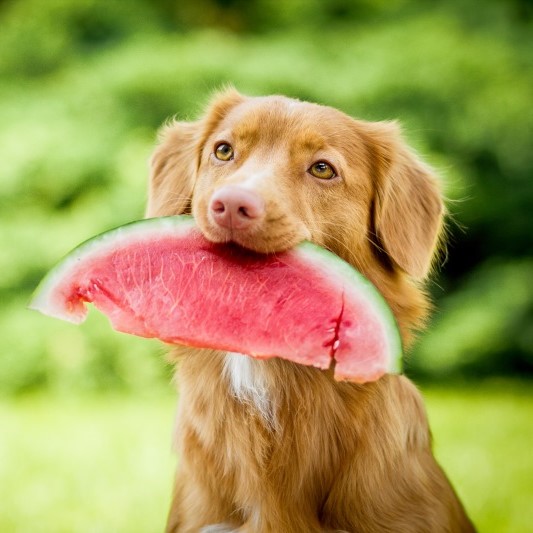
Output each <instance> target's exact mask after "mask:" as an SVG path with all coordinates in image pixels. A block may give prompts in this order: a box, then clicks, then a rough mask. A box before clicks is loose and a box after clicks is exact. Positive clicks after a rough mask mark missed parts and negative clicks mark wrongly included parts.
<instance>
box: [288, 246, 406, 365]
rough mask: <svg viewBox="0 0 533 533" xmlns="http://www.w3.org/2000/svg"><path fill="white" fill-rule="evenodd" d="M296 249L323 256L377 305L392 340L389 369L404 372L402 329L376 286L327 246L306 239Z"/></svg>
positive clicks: (335, 270) (341, 275)
mask: <svg viewBox="0 0 533 533" xmlns="http://www.w3.org/2000/svg"><path fill="white" fill-rule="evenodd" d="M296 249H299V250H300V251H302V252H304V253H306V252H307V253H309V252H310V253H311V255H313V256H319V257H321V258H322V259H323V260H324V261H325V262H326V263H327V264H328V267H329V269H330V271H333V272H336V273H337V275H338V276H340V277H342V278H344V279H345V280H346V281H347V282H348V283H349V284H351V285H353V284H357V286H358V288H359V289H360V290H361V292H362V293H363V294H364V295H365V296H366V297H367V298H368V299H369V300H370V301H372V302H373V303H374V304H375V305H376V308H377V310H378V312H379V314H380V316H381V317H382V318H383V320H384V323H385V326H386V335H387V338H388V339H389V342H390V346H389V348H390V356H391V359H390V361H389V366H388V368H387V370H388V371H389V372H391V373H394V374H401V373H402V372H403V347H402V339H401V337H400V330H399V328H398V324H397V322H396V318H395V317H394V315H393V313H392V310H391V308H390V307H389V304H388V303H387V301H386V300H385V298H384V297H383V295H382V294H381V293H380V292H379V291H378V289H377V288H376V286H375V285H374V284H373V283H372V282H371V281H370V280H369V279H368V278H366V277H365V276H363V274H361V273H360V272H359V271H358V270H357V269H356V268H354V267H353V266H352V265H350V264H349V263H347V262H346V261H344V260H343V259H341V258H340V257H338V256H337V255H335V254H334V253H333V252H330V251H329V250H327V249H326V248H322V247H321V246H318V245H316V244H314V243H312V242H310V241H305V242H302V243H300V244H299V245H298V246H297V248H296Z"/></svg>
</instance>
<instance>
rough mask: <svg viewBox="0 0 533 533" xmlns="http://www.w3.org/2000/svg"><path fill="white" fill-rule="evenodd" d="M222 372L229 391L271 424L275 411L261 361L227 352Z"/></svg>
mask: <svg viewBox="0 0 533 533" xmlns="http://www.w3.org/2000/svg"><path fill="white" fill-rule="evenodd" d="M224 373H225V377H226V379H227V380H228V385H229V389H230V393H231V394H233V396H234V397H235V398H236V399H237V400H238V401H240V402H242V403H244V404H246V405H249V406H250V407H252V408H253V409H255V410H256V412H257V413H258V414H259V415H260V416H261V418H263V419H264V421H265V422H266V423H267V424H268V425H270V426H273V425H274V424H275V413H274V409H273V405H272V398H271V395H270V392H269V390H268V386H267V382H266V379H265V375H264V370H263V365H262V362H261V361H256V360H254V359H252V358H251V357H248V356H246V355H242V354H240V353H233V352H228V353H227V354H226V357H225V360H224Z"/></svg>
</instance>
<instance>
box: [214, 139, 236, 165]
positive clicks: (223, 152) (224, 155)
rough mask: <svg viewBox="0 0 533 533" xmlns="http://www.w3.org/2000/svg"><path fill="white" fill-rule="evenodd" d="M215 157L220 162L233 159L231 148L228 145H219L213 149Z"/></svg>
mask: <svg viewBox="0 0 533 533" xmlns="http://www.w3.org/2000/svg"><path fill="white" fill-rule="evenodd" d="M215 157H216V158H217V159H220V161H229V160H230V159H233V148H232V147H231V145H230V144H228V143H220V144H217V145H216V147H215Z"/></svg>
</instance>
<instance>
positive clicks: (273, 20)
mask: <svg viewBox="0 0 533 533" xmlns="http://www.w3.org/2000/svg"><path fill="white" fill-rule="evenodd" d="M531 20H532V8H531V3H530V2H528V1H526V0H522V1H521V0H512V1H507V2H504V1H499V0H487V1H481V0H470V1H467V2H459V0H456V1H453V0H452V1H448V2H440V3H427V2H422V1H421V0H420V1H411V2H409V1H407V0H393V1H386V0H353V1H352V2H350V1H347V0H327V1H319V0H313V1H308V2H304V1H303V0H288V1H284V2H282V3H277V2H274V1H273V0H256V1H245V0H231V1H224V2H223V1H221V0H197V1H192V0H191V1H190V2H187V1H182V2H177V1H173V0H154V1H150V2H148V1H147V0H145V1H143V0H130V1H128V2H120V1H118V0H115V1H113V0H108V1H106V0H47V1H46V2H43V1H41V0H3V1H0V27H1V29H2V30H1V31H0V228H1V232H0V269H1V272H2V276H1V277H0V301H1V302H2V305H1V308H0V330H1V337H0V339H1V340H0V343H1V344H0V349H1V356H0V391H2V392H3V393H7V394H9V393H16V392H20V391H27V390H30V389H34V388H39V387H43V386H47V387H51V388H59V389H69V388H76V389H78V390H79V389H84V388H87V389H101V388H117V387H118V388H143V387H151V386H153V385H154V384H155V383H160V382H161V380H168V379H169V373H168V372H167V370H166V369H165V368H164V366H163V365H162V364H161V361H160V360H159V359H158V358H157V357H154V355H153V354H154V353H161V352H162V349H161V348H159V347H158V346H159V345H158V344H156V343H155V344H154V343H153V342H149V341H144V340H141V339H137V338H129V337H127V336H123V335H120V334H117V333H115V332H112V331H111V330H110V328H109V327H108V326H107V325H106V323H105V320H104V319H102V318H101V317H98V316H91V318H90V320H89V322H88V323H87V324H85V325H83V326H82V327H80V328H76V327H74V326H71V325H68V324H63V323H59V322H56V321H54V320H51V319H48V318H45V317H41V316H39V315H37V314H36V313H32V312H29V311H27V310H26V309H25V305H26V303H27V301H28V299H29V297H30V294H31V291H32V290H33V289H34V288H35V286H36V285H37V283H38V281H39V279H40V278H41V276H42V275H43V274H44V273H45V271H46V270H48V269H49V268H50V267H51V265H52V264H54V263H55V262H56V261H57V259H58V258H59V257H61V256H62V255H63V254H64V253H66V252H67V251H68V250H70V249H71V248H72V247H74V246H75V245H76V244H78V243H79V242H81V241H83V240H85V239H86V238H88V237H90V236H92V235H94V234H96V233H98V232H100V231H103V230H106V229H109V228H111V227H113V226H116V225H119V224H122V223H125V222H128V221H130V220H133V219H137V218H140V217H142V215H143V208H144V202H145V199H146V193H145V190H146V175H147V160H148V158H149V154H150V152H151V149H152V146H153V144H154V140H155V132H156V129H157V128H158V127H159V126H160V125H161V124H162V123H163V122H164V121H165V120H166V119H167V118H168V117H169V116H171V115H173V114H177V115H178V116H180V117H182V118H192V117H194V116H196V115H197V114H198V113H199V112H200V110H201V107H202V105H203V103H205V101H206V100H207V98H208V96H209V94H210V93H211V92H212V91H213V90H214V89H216V88H219V87H221V86H222V85H223V84H225V83H232V84H234V85H235V86H236V87H237V88H238V89H239V90H241V91H242V92H244V93H248V94H253V95H255V94H267V93H284V94H287V95H289V96H295V97H299V98H303V99H310V100H313V101H317V102H320V103H325V104H328V105H332V106H335V107H338V108H340V109H342V110H344V111H345V112H347V113H349V114H351V115H354V116H358V117H361V118H366V119H371V120H374V119H395V118H397V119H399V120H400V121H401V123H402V124H403V125H404V130H405V132H406V135H407V137H408V139H409V141H410V142H411V143H412V144H413V145H414V146H415V147H416V148H417V149H418V150H419V151H420V152H421V153H422V154H423V155H424V156H425V157H426V159H427V160H428V161H429V162H430V163H432V164H433V165H434V166H435V167H437V168H438V169H440V171H441V173H442V175H443V177H444V180H445V182H446V192H447V196H448V197H449V199H450V201H449V210H450V213H451V218H450V222H449V232H450V243H449V246H448V253H447V261H446V262H445V265H444V266H443V267H442V269H441V273H440V275H439V276H438V278H437V282H436V283H435V284H434V285H433V287H432V292H433V293H434V296H435V298H436V301H437V309H438V313H437V314H436V315H435V319H434V321H433V323H432V324H431V328H430V332H429V333H428V334H426V335H424V336H423V337H422V338H421V340H420V342H419V344H418V347H417V349H416V350H415V353H414V354H413V355H412V357H411V358H410V360H409V364H408V367H407V368H408V371H409V372H410V373H411V374H415V375H418V376H433V377H437V378H439V377H440V378H442V377H446V378H448V377H452V376H457V375H460V374H465V375H486V374H491V373H531V371H532V370H533V290H532V288H531V281H530V280H531V278H532V277H533V257H532V256H533V237H532V233H533V232H532V229H533V228H532V213H533V181H532V180H531V174H530V172H531V168H532V157H533V155H532V154H533V151H532V150H531V146H530V140H531V125H532V120H531V119H532V111H531V94H532V79H533V70H532V56H531V49H532V48H531V45H532V37H531V36H532V35H533V32H532V31H531V30H532V28H531V26H532V24H531Z"/></svg>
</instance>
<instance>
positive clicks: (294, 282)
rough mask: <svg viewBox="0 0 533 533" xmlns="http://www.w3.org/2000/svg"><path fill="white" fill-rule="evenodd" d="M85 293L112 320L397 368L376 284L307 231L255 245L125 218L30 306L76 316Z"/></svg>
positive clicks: (187, 340)
mask: <svg viewBox="0 0 533 533" xmlns="http://www.w3.org/2000/svg"><path fill="white" fill-rule="evenodd" d="M85 302H91V303H93V304H94V305H95V306H96V307H97V308H98V309H99V310H100V311H102V312H103V313H104V314H105V315H107V317H108V318H109V320H110V322H111V325H112V326H113V327H114V328H115V329H116V330H118V331H122V332H125V333H130V334H133V335H139V336H141V337H156V338H159V339H161V340H163V341H165V342H167V343H171V344H186V345H190V346H197V347H202V348H213V349H218V350H227V351H231V352H239V353H244V354H247V355H251V356H254V357H258V358H267V357H274V356H277V357H282V358H284V359H288V360H291V361H294V362H296V363H301V364H305V365H313V366H316V367H318V368H323V369H325V368H329V367H330V366H331V365H332V362H333V361H335V363H334V364H335V378H336V379H348V380H352V381H357V382H365V381H371V380H375V379H378V378H379V377H380V376H381V375H383V374H384V373H386V372H398V371H400V361H401V341H400V337H399V333H398V329H397V327H396V323H395V321H394V318H393V316H392V313H391V311H390V309H389V307H388V306H387V304H386V303H385V301H384V300H383V298H382V297H381V295H380V294H379V292H378V291H377V290H376V288H375V287H374V286H373V285H372V284H371V283H370V282H369V281H368V280H367V279H366V278H364V277H363V276H362V275H361V274H359V273H358V272H357V271H356V270H354V269H353V268H352V267H351V266H350V265H349V264H348V263H345V262H344V261H343V260H341V259H340V258H338V257H337V256H335V255H334V254H332V253H330V252H328V251H326V250H324V249H323V248H320V247H318V246H316V245H314V244H311V243H309V242H304V243H302V244H300V245H298V246H297V247H296V248H294V249H293V250H290V251H287V252H283V253H278V254H272V255H261V254H257V253H254V252H251V251H248V250H245V249H243V248H240V247H237V246H233V245H231V244H230V245H228V244H224V245H222V244H214V243H211V242H209V241H207V240H206V239H205V237H204V236H203V235H202V233H201V232H200V230H199V229H198V228H197V226H196V224H195V222H194V220H193V218H192V217H187V216H174V217H162V218H154V219H147V220H142V221H138V222H133V223H131V224H127V225H125V226H122V227H119V228H117V229H114V230H111V231H108V232H106V233H103V234H101V235H99V236H97V237H94V238H93V239H90V240H88V241H86V242H85V243H83V244H81V245H80V246H78V247H77V248H76V249H74V250H73V251H72V252H70V253H69V254H68V255H67V256H66V257H65V258H64V259H63V260H62V261H61V262H60V263H59V264H58V265H57V266H56V267H55V268H54V269H52V270H51V271H50V272H49V273H48V275H47V276H46V277H45V278H44V279H43V281H42V282H41V284H40V285H39V287H38V288H37V291H36V293H35V295H34V298H33V300H32V302H31V304H30V307H31V308H33V309H36V310H38V311H41V312H42V313H44V314H46V315H50V316H53V317H57V318H60V319H63V320H67V321H70V322H74V323H76V324H78V323H80V322H83V320H85V317H86V315H87V308H86V306H85Z"/></svg>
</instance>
